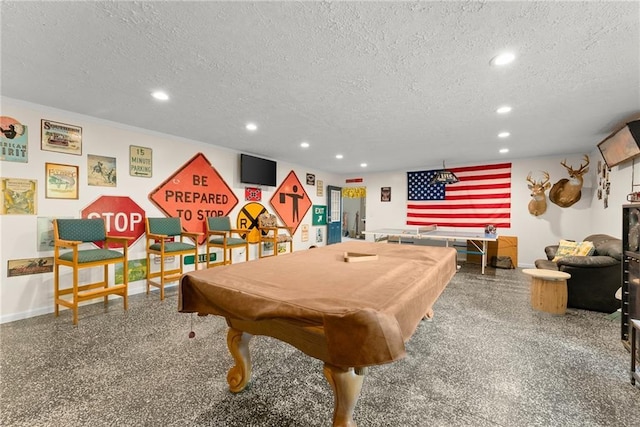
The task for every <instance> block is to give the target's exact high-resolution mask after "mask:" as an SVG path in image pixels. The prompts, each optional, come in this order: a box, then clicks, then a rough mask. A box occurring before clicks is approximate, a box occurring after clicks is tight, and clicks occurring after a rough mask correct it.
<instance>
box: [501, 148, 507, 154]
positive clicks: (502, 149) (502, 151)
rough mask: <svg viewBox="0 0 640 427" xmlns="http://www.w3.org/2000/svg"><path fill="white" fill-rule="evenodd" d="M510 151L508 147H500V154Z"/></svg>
mask: <svg viewBox="0 0 640 427" xmlns="http://www.w3.org/2000/svg"><path fill="white" fill-rule="evenodd" d="M508 152H509V149H508V148H501V149H500V154H506V153H508Z"/></svg>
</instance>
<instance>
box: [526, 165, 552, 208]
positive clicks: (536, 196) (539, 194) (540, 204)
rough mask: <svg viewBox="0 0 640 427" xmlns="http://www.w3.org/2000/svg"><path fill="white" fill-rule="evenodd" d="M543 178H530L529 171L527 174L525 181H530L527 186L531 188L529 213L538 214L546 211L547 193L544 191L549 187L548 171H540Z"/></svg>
mask: <svg viewBox="0 0 640 427" xmlns="http://www.w3.org/2000/svg"><path fill="white" fill-rule="evenodd" d="M542 174H543V178H542V179H541V180H539V181H534V180H533V179H531V172H529V175H527V181H528V182H529V183H530V184H529V185H528V186H527V187H529V190H531V201H530V202H529V213H530V214H531V215H534V216H540V215H542V214H543V213H545V212H546V211H547V195H546V194H545V191H547V190H548V189H549V187H551V184H550V183H549V172H542Z"/></svg>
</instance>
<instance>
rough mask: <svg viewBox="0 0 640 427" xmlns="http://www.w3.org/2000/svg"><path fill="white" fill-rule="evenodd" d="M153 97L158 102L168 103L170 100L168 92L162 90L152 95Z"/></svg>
mask: <svg viewBox="0 0 640 427" xmlns="http://www.w3.org/2000/svg"><path fill="white" fill-rule="evenodd" d="M151 96H153V97H154V98H155V99H157V100H158V101H168V100H169V95H167V94H166V92H163V91H161V90H157V91H155V92H153V93H151Z"/></svg>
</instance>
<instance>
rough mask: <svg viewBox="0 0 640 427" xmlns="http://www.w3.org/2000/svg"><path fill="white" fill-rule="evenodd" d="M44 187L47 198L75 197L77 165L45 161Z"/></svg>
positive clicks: (76, 196)
mask: <svg viewBox="0 0 640 427" xmlns="http://www.w3.org/2000/svg"><path fill="white" fill-rule="evenodd" d="M44 188H45V191H44V196H45V197H46V198H47V199H77V198H78V166H75V165H61V164H58V163H45V164H44Z"/></svg>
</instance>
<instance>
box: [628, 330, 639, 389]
mask: <svg viewBox="0 0 640 427" xmlns="http://www.w3.org/2000/svg"><path fill="white" fill-rule="evenodd" d="M630 322H631V384H632V385H635V384H636V381H640V373H639V372H636V357H637V353H636V352H637V351H638V350H639V348H638V347H639V346H638V331H640V320H636V319H630Z"/></svg>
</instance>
